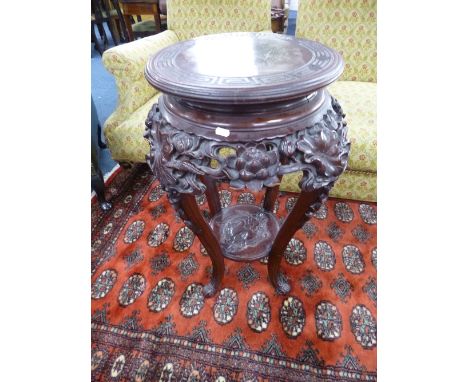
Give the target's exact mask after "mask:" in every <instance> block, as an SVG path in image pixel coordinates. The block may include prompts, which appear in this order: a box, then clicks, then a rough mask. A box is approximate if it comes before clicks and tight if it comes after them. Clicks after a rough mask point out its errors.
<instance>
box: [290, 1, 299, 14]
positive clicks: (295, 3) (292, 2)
mask: <svg viewBox="0 0 468 382" xmlns="http://www.w3.org/2000/svg"><path fill="white" fill-rule="evenodd" d="M297 3H299V0H289V9H291V10H292V11H297Z"/></svg>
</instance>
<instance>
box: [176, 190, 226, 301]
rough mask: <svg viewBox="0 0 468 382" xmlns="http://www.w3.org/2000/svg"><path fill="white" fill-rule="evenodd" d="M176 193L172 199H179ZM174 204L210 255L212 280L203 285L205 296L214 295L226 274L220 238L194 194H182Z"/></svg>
mask: <svg viewBox="0 0 468 382" xmlns="http://www.w3.org/2000/svg"><path fill="white" fill-rule="evenodd" d="M176 195H177V194H172V195H171V196H170V200H171V201H174V200H175V199H177V196H176ZM174 196H176V198H174ZM174 206H175V207H176V209H177V210H178V212H179V215H181V217H182V219H184V221H185V224H187V226H188V227H189V228H190V229H191V230H192V231H193V233H195V234H196V235H197V236H198V238H199V239H200V242H201V243H202V244H203V246H204V247H205V249H206V252H208V255H209V256H210V259H211V264H212V265H213V275H212V277H211V280H210V282H209V283H208V284H206V285H205V286H204V287H203V294H204V295H205V297H212V296H214V295H215V294H216V292H218V290H219V287H220V285H221V281H222V279H223V276H224V257H223V254H222V250H221V247H220V245H219V242H218V239H217V238H216V237H215V235H214V233H213V231H212V230H211V227H210V226H209V225H208V223H207V222H206V220H205V218H204V217H203V215H202V214H201V212H200V209H199V208H198V205H197V202H196V200H195V196H194V195H191V194H180V202H178V203H177V202H176V203H174Z"/></svg>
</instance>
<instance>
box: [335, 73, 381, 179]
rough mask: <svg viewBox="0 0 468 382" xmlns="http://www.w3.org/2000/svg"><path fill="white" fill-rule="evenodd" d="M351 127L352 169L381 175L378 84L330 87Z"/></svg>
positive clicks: (347, 84) (346, 82)
mask: <svg viewBox="0 0 468 382" xmlns="http://www.w3.org/2000/svg"><path fill="white" fill-rule="evenodd" d="M328 89H329V91H330V93H331V94H332V95H333V96H334V97H335V98H336V99H337V100H338V102H339V103H340V105H341V107H342V108H343V111H344V113H345V114H346V121H347V123H348V138H349V140H350V141H351V150H350V154H349V162H348V169H350V170H355V171H367V172H375V173H376V172H377V120H376V119H377V110H376V106H377V94H376V91H377V84H376V83H372V82H355V81H337V82H335V83H334V84H332V85H330V86H329V88H328Z"/></svg>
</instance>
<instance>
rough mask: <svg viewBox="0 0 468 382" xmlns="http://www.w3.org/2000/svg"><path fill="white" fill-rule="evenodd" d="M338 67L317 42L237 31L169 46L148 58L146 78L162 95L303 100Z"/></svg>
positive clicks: (231, 100) (337, 58) (230, 100)
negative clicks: (298, 98)
mask: <svg viewBox="0 0 468 382" xmlns="http://www.w3.org/2000/svg"><path fill="white" fill-rule="evenodd" d="M212 52H216V54H212ZM343 68H344V66H343V60H342V58H341V56H340V55H339V54H338V53H337V52H336V51H335V50H333V49H331V48H328V47H326V46H324V45H322V44H320V43H318V42H314V41H310V40H302V39H296V38H294V37H292V36H286V35H278V34H273V33H266V32H265V33H260V32H259V33H249V32H236V33H222V34H215V35H207V36H202V37H198V38H196V39H193V40H187V41H183V42H181V43H178V44H174V45H171V46H169V47H167V48H165V49H163V50H161V51H160V52H158V53H157V54H156V55H154V56H153V57H152V58H150V60H149V61H148V64H147V66H146V70H145V74H146V78H147V79H148V81H149V82H150V83H151V84H152V85H153V86H154V87H155V88H157V89H159V90H161V91H162V92H163V93H166V94H173V95H177V96H178V97H182V98H185V99H196V100H199V101H200V100H203V102H205V103H209V102H212V103H215V104H220V103H226V104H230V105H235V104H252V103H254V104H258V103H259V102H262V103H265V102H275V101H276V102H277V101H284V100H285V99H291V98H293V99H294V98H297V97H299V96H306V95H308V94H310V93H312V92H313V91H314V90H317V89H320V88H322V87H324V86H327V85H328V84H330V83H332V82H333V81H335V80H336V79H337V78H338V77H339V76H340V75H341V73H342V71H343Z"/></svg>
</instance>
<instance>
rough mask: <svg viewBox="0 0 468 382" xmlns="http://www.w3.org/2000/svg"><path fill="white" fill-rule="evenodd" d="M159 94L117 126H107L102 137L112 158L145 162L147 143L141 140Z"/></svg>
mask: <svg viewBox="0 0 468 382" xmlns="http://www.w3.org/2000/svg"><path fill="white" fill-rule="evenodd" d="M160 95H161V93H156V95H154V96H153V97H151V98H150V99H149V100H148V101H147V102H146V103H144V104H143V106H140V107H139V108H138V109H137V110H136V111H134V112H133V113H132V114H130V117H129V118H127V119H126V120H125V121H124V122H122V123H121V124H119V125H110V124H109V125H107V126H106V128H105V129H104V135H105V136H106V139H107V144H108V146H109V147H112V158H113V159H114V160H116V161H119V162H137V163H144V162H146V154H148V153H149V148H150V146H149V142H148V141H147V140H146V139H145V138H143V134H144V133H145V128H146V126H145V121H146V117H147V116H148V113H149V111H150V109H151V107H152V106H153V105H154V103H156V102H157V101H158V98H159V96H160Z"/></svg>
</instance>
